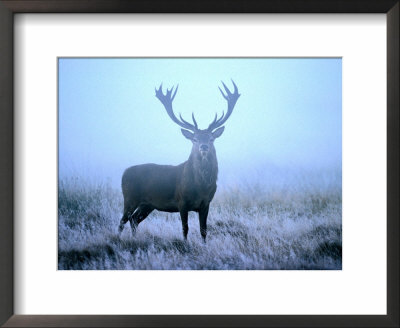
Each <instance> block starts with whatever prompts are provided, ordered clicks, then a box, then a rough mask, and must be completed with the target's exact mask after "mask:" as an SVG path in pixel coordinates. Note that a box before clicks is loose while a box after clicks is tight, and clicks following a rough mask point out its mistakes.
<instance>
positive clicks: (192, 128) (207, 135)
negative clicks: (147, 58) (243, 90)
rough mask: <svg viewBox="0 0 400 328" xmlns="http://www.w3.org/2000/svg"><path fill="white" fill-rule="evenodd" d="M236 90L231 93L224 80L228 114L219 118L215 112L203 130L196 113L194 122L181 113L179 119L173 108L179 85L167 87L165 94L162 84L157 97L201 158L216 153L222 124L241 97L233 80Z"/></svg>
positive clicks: (193, 151)
mask: <svg viewBox="0 0 400 328" xmlns="http://www.w3.org/2000/svg"><path fill="white" fill-rule="evenodd" d="M232 83H233V86H234V91H233V93H231V92H230V91H229V89H228V88H227V86H226V85H225V84H224V83H223V82H222V85H223V87H224V89H225V92H226V94H224V93H223V91H222V90H221V88H219V90H220V91H221V94H222V96H223V97H224V98H225V99H226V101H227V102H228V109H227V112H226V114H224V112H223V113H222V115H221V117H219V118H218V116H217V114H215V118H214V120H213V121H212V122H211V123H210V125H209V126H208V128H207V129H205V130H201V129H199V128H198V126H197V122H196V119H195V118H194V114H192V121H193V124H192V123H189V122H188V121H186V120H184V119H183V118H182V115H180V114H179V117H180V119H178V118H177V117H176V116H175V114H174V111H173V109H172V101H173V100H174V98H175V95H176V92H177V91H178V86H177V87H176V88H175V90H174V87H172V88H171V89H167V93H166V94H165V95H164V93H163V91H162V85H160V87H159V88H158V89H156V97H157V98H158V99H159V100H160V101H161V103H162V104H163V105H164V107H165V110H166V111H167V113H168V115H169V117H170V118H171V119H172V120H173V121H174V122H175V123H176V124H178V125H179V126H180V127H182V128H183V129H181V131H182V134H183V135H184V136H185V137H186V138H187V139H189V140H191V141H192V143H193V148H192V153H194V154H195V155H196V156H199V157H200V158H207V156H208V155H209V154H215V148H214V140H215V139H217V138H218V137H220V136H221V135H222V133H223V132H224V129H225V127H224V126H222V125H224V124H225V122H226V121H227V120H228V118H229V116H231V114H232V111H233V108H234V107H235V104H236V101H237V100H238V99H239V96H240V94H239V92H238V88H237V86H236V84H235V82H233V81H232Z"/></svg>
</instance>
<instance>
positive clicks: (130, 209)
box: [118, 203, 137, 234]
mask: <svg viewBox="0 0 400 328" xmlns="http://www.w3.org/2000/svg"><path fill="white" fill-rule="evenodd" d="M136 210H137V204H133V205H128V204H126V203H125V206H124V215H123V216H122V218H121V220H120V221H119V226H118V233H119V234H121V232H122V231H123V230H124V226H125V224H126V222H128V220H130V218H131V217H132V216H133V215H134V213H135V211H136Z"/></svg>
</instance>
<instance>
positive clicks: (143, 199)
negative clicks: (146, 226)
mask: <svg viewBox="0 0 400 328" xmlns="http://www.w3.org/2000/svg"><path fill="white" fill-rule="evenodd" d="M232 83H233V87H234V91H233V92H231V91H230V90H229V89H228V87H227V86H226V85H225V84H224V83H223V82H222V85H223V87H224V89H225V93H224V92H223V91H222V90H221V88H220V87H218V88H219V90H220V92H221V94H222V96H223V97H224V99H225V100H226V101H227V103H228V109H227V111H226V114H225V113H224V112H222V115H221V116H220V117H219V118H218V115H217V114H215V117H214V120H213V121H212V122H211V123H210V124H209V126H208V128H207V129H204V130H201V129H199V127H198V125H197V122H196V119H195V117H194V114H193V113H192V121H193V124H192V123H189V122H188V121H186V120H184V119H183V118H182V115H181V114H179V117H180V119H179V118H177V117H176V116H175V114H174V111H173V109H172V102H173V100H174V98H175V96H176V93H177V91H178V86H179V85H177V86H176V88H175V90H174V86H173V87H171V89H168V88H167V90H166V94H164V92H163V90H162V84H161V85H160V87H159V88H158V89H157V88H155V92H156V94H155V96H156V97H157V98H158V99H159V100H160V102H161V103H162V104H163V105H164V108H165V110H166V112H167V114H168V116H169V117H170V118H171V120H172V121H173V122H174V123H176V124H177V125H179V126H180V127H181V128H182V129H181V132H182V134H183V136H184V137H185V138H187V139H189V140H190V141H191V142H192V150H191V153H190V156H189V158H188V160H187V161H185V162H184V163H182V164H180V165H177V166H173V165H158V164H142V165H135V166H131V167H129V168H127V169H126V170H125V171H124V173H123V175H122V182H121V187H122V194H123V197H124V211H123V216H122V219H121V221H120V224H119V227H118V232H119V234H121V233H122V231H123V229H124V225H125V224H126V223H127V222H128V221H129V223H130V226H131V229H132V234H133V236H134V235H135V233H136V229H137V227H138V225H139V224H140V223H141V222H142V221H143V220H145V219H146V217H147V216H148V215H149V214H150V213H151V212H152V211H153V210H158V211H162V212H169V213H174V212H179V214H180V218H181V221H182V232H183V238H184V240H185V241H186V240H187V235H188V232H189V226H188V215H189V212H190V211H194V212H197V213H198V217H199V224H200V234H201V237H202V240H203V242H204V243H205V242H206V236H207V217H208V211H209V207H210V202H211V201H212V200H213V198H214V195H215V192H216V190H217V177H218V161H217V156H216V151H215V147H214V141H215V139H217V138H219V137H220V136H221V135H222V133H223V132H224V129H225V126H223V125H224V124H225V122H226V121H227V120H228V118H229V117H230V116H231V114H232V112H233V109H234V107H235V104H236V102H237V100H238V99H239V97H240V94H239V91H238V88H237V86H236V84H235V82H233V80H232Z"/></svg>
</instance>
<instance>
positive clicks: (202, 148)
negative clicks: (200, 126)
mask: <svg viewBox="0 0 400 328" xmlns="http://www.w3.org/2000/svg"><path fill="white" fill-rule="evenodd" d="M200 151H208V145H200Z"/></svg>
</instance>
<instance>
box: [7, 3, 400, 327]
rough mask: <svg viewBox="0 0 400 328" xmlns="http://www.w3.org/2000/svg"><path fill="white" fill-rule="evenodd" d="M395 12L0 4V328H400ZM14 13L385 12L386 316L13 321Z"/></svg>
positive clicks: (331, 7) (283, 6) (377, 7)
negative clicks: (201, 327) (2, 326)
mask: <svg viewBox="0 0 400 328" xmlns="http://www.w3.org/2000/svg"><path fill="white" fill-rule="evenodd" d="M399 8H400V5H399V0H270V1H268V0H202V1H194V0H192V1H188V0H88V1H79V0H59V1H56V0H27V1H20V0H0V73H1V74H0V150H1V156H0V324H1V325H4V327H161V326H163V327H164V326H175V327H198V326H206V327H222V326H224V327H228V326H229V327H241V326H246V327H399V278H398V277H399V199H400V197H399V185H400V179H399V150H400V144H399V139H400V138H399V121H400V119H399V28H400V25H399V11H400V9H399ZM16 13H385V14H386V16H387V315H326V316H324V315H289V316H282V315H265V316H264V315H254V316H242V315H240V316H225V315H213V316H201V315H196V316H187V315H182V316H179V315H168V316H166V315H160V316H157V315H150V316H144V315H141V316H138V315H132V316H129V315H118V316H112V315H101V316H98V315H93V316H90V315H35V316H32V315H14V305H13V302H14V298H13V284H14V281H13V277H14V271H13V242H14V241H13V213H14V211H13V208H14V203H13V200H14V198H13V193H14V188H13V175H14V170H13V167H14V162H13V148H14V147H13V140H14V139H13V133H14V127H13V124H14V120H13V115H14V111H13V28H14V23H13V20H14V14H16ZM366 270H367V268H366ZM365 288H368V286H365Z"/></svg>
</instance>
